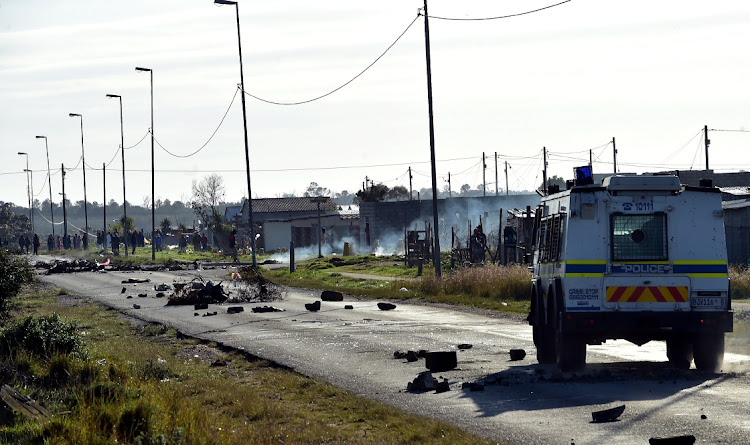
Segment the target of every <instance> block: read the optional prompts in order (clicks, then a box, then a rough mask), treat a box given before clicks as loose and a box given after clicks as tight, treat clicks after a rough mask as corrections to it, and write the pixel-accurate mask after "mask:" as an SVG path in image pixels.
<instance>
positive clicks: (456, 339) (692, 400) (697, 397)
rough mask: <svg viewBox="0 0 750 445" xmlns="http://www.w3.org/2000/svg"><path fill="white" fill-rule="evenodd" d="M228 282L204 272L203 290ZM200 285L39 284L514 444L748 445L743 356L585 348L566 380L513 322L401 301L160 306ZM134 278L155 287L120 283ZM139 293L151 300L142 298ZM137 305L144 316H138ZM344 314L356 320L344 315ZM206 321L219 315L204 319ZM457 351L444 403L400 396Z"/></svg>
mask: <svg viewBox="0 0 750 445" xmlns="http://www.w3.org/2000/svg"><path fill="white" fill-rule="evenodd" d="M225 273H226V271H223V270H220V269H219V270H211V271H203V272H200V274H201V275H202V276H203V277H205V278H210V277H212V276H213V277H220V276H221V275H222V274H225ZM195 274H196V272H193V271H190V272H152V273H145V272H132V273H125V272H109V273H93V272H92V273H80V274H60V275H51V276H44V277H43V279H44V280H45V281H47V282H50V283H53V284H56V285H58V286H61V287H63V288H66V289H69V290H71V291H73V292H76V293H78V294H79V295H81V296H85V297H90V298H92V299H95V300H97V301H101V302H103V303H105V304H107V305H109V306H112V307H115V308H118V309H121V310H123V311H126V312H129V313H131V314H133V315H135V316H137V317H139V318H142V319H145V320H149V321H154V322H160V323H166V324H170V325H172V326H175V327H176V328H177V329H179V330H181V331H182V332H184V333H186V334H188V335H192V336H196V337H200V338H204V339H207V340H211V341H216V342H220V343H224V344H227V345H230V346H233V347H236V348H241V349H244V350H246V351H248V352H250V353H252V354H254V355H256V356H259V357H262V358H266V359H269V360H273V361H275V362H277V363H280V364H283V365H286V366H289V367H291V368H293V369H295V370H296V371H298V372H301V373H303V374H306V375H310V376H312V377H316V378H321V379H324V380H327V381H329V382H331V383H333V384H336V385H338V386H340V387H343V388H345V389H347V390H349V391H351V392H353V393H356V394H361V395H364V396H367V397H370V398H373V399H376V400H379V401H382V402H385V403H388V404H391V405H395V406H397V407H400V408H402V409H405V410H407V411H411V412H414V413H418V414H423V415H427V416H431V417H435V418H439V419H442V420H446V421H449V422H452V423H454V424H457V425H459V426H461V427H463V428H465V429H467V430H469V431H472V432H474V433H477V434H479V435H481V436H484V437H487V438H490V439H496V440H503V441H507V442H508V443H512V444H531V443H544V444H548V443H549V444H565V445H568V444H571V443H575V444H577V445H580V444H604V443H617V444H645V443H648V439H649V438H650V437H655V436H672V435H682V434H693V435H695V436H696V437H697V438H698V442H697V443H732V444H733V443H748V438H750V419H748V417H747V414H748V413H749V412H750V385H749V383H750V378H748V375H747V374H746V371H747V370H748V368H750V357H748V356H747V355H743V354H737V353H733V354H727V358H726V366H725V369H726V372H724V373H722V374H704V373H700V372H698V371H696V370H690V371H675V370H671V369H669V368H667V367H666V366H665V363H664V362H665V360H666V357H665V352H664V344H663V343H658V342H653V343H649V344H647V345H644V346H643V347H640V348H639V347H636V346H634V345H631V344H629V343H627V342H611V343H610V342H608V343H607V344H606V345H602V346H592V347H589V353H588V359H587V360H588V363H589V365H588V366H587V368H586V370H585V371H584V372H582V373H577V374H561V373H559V372H557V371H556V369H555V368H554V367H553V366H548V365H544V366H543V365H539V364H537V363H536V360H535V359H534V354H535V350H534V346H533V342H532V339H531V329H530V327H529V326H528V325H527V324H525V323H523V322H522V321H521V320H520V319H519V317H513V316H505V315H499V314H491V313H479V312H476V311H465V310H459V309H456V308H451V307H443V306H434V305H416V304H408V303H405V302H396V304H397V308H396V309H395V310H392V311H381V310H379V309H378V308H377V305H376V302H375V301H371V300H359V299H356V298H353V297H348V298H345V301H344V302H324V303H322V308H321V310H320V311H319V312H308V311H307V310H305V308H304V303H310V302H313V301H315V300H317V299H318V297H319V293H318V292H313V291H304V290H291V289H290V290H288V292H287V294H286V296H285V298H284V300H283V301H279V302H274V303H270V304H272V305H273V306H276V307H279V308H283V309H285V311H284V312H277V313H260V314H258V313H253V312H252V311H251V308H252V307H254V306H258V304H252V303H246V304H243V306H245V312H242V313H239V314H227V313H226V306H227V305H211V306H210V307H209V310H208V311H206V310H202V311H195V310H194V309H193V307H192V306H189V307H188V306H166V305H165V304H166V299H164V298H155V297H154V295H155V291H154V290H153V284H154V283H161V282H167V283H171V282H173V281H188V280H190V279H191V278H192V277H193V276H195ZM128 278H149V279H150V280H151V282H150V283H146V284H135V285H134V284H129V285H123V284H121V281H122V280H125V279H128ZM123 286H125V287H126V292H125V293H124V294H123V293H121V289H122V287H123ZM139 293H146V294H147V295H148V296H147V297H145V298H139V297H137V294H139ZM128 295H131V296H133V297H134V298H132V299H127V298H126V297H127V296H128ZM134 303H136V304H139V305H140V306H141V309H138V310H136V309H133V304H134ZM345 304H350V305H353V306H354V309H353V310H346V309H344V305H345ZM213 311H217V312H218V315H216V316H210V317H203V316H200V315H202V314H204V313H206V312H213ZM196 313H198V314H199V316H195V314H196ZM461 343H468V344H472V345H473V347H472V348H471V349H467V350H459V351H458V368H457V369H455V370H452V371H448V372H442V373H436V374H435V376H436V377H438V378H446V379H448V381H449V382H450V386H451V391H449V392H445V393H441V394H435V393H434V391H430V392H424V393H411V392H407V391H406V384H407V382H409V381H411V380H412V379H414V378H415V377H416V376H417V374H418V373H420V372H422V371H424V370H425V367H424V361H423V360H420V361H418V362H414V363H407V362H406V361H405V360H398V359H394V358H393V352H394V351H395V350H397V349H404V350H405V349H413V350H419V349H427V350H431V351H443V350H456V346H457V345H458V344H461ZM511 348H523V349H525V350H526V351H527V353H528V356H527V357H526V358H525V359H524V360H521V361H510V359H509V355H508V351H509V349H511ZM477 381H480V382H481V381H484V382H485V383H487V384H486V385H485V387H484V391H469V390H468V389H462V388H461V384H462V383H463V382H477ZM620 404H625V405H626V410H625V412H624V414H623V415H622V416H621V417H620V420H619V421H617V422H612V423H592V422H591V412H592V411H595V410H599V409H603V408H609V407H613V406H617V405H620ZM701 415H704V416H706V419H701Z"/></svg>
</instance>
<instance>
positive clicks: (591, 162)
mask: <svg viewBox="0 0 750 445" xmlns="http://www.w3.org/2000/svg"><path fill="white" fill-rule="evenodd" d="M593 151H594V150H589V167H593V166H594V155H593V154H592V153H593Z"/></svg>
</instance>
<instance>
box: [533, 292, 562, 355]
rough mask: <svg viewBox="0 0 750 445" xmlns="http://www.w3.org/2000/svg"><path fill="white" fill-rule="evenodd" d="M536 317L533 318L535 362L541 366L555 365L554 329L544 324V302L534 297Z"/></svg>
mask: <svg viewBox="0 0 750 445" xmlns="http://www.w3.org/2000/svg"><path fill="white" fill-rule="evenodd" d="M536 298H537V301H536V308H535V312H536V315H535V316H534V326H533V327H532V332H533V334H534V346H536V360H537V361H538V362H539V363H541V364H545V365H546V364H551V363H555V360H556V356H555V355H556V352H555V330H554V329H555V328H554V326H549V325H548V324H547V323H546V321H545V320H546V317H545V309H544V301H543V299H542V298H541V297H540V296H536Z"/></svg>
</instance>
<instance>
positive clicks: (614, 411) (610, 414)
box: [591, 405, 625, 423]
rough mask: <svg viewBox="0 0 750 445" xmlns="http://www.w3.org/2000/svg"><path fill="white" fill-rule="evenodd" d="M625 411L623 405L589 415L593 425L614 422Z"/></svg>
mask: <svg viewBox="0 0 750 445" xmlns="http://www.w3.org/2000/svg"><path fill="white" fill-rule="evenodd" d="M624 411H625V405H620V406H615V407H614V408H609V409H603V410H601V411H594V412H592V413H591V418H592V419H593V422H594V423H603V422H614V421H615V420H617V418H618V417H620V415H621V414H622V413H623V412H624Z"/></svg>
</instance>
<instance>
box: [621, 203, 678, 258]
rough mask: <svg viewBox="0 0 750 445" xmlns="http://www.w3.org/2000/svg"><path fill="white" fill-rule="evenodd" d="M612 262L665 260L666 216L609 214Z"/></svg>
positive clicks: (657, 214)
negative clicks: (610, 215)
mask: <svg viewBox="0 0 750 445" xmlns="http://www.w3.org/2000/svg"><path fill="white" fill-rule="evenodd" d="M611 235H612V261H643V260H652V261H666V260H667V259H669V257H668V255H667V215H666V214H664V213H654V214H649V215H623V214H613V215H612V232H611Z"/></svg>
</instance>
